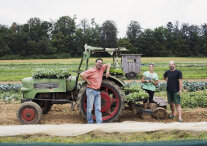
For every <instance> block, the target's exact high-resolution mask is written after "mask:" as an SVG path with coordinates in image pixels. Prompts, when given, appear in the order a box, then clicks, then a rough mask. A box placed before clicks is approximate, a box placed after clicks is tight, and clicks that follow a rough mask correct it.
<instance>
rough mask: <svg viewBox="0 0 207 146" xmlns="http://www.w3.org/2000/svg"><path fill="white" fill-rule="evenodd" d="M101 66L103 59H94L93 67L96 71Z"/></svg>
mask: <svg viewBox="0 0 207 146" xmlns="http://www.w3.org/2000/svg"><path fill="white" fill-rule="evenodd" d="M102 64H103V59H101V58H98V59H96V62H95V65H96V68H97V69H100V68H101V67H102Z"/></svg>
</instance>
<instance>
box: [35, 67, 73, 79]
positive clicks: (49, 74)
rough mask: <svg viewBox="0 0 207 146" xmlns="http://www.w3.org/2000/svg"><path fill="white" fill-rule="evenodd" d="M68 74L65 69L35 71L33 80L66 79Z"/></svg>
mask: <svg viewBox="0 0 207 146" xmlns="http://www.w3.org/2000/svg"><path fill="white" fill-rule="evenodd" d="M70 75H71V74H70V72H69V71H68V70H67V69H45V68H43V69H36V70H34V71H33V78H36V79H39V78H52V79H56V78H67V77H68V76H70Z"/></svg>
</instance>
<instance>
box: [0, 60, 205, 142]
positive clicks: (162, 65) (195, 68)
mask: <svg viewBox="0 0 207 146" xmlns="http://www.w3.org/2000/svg"><path fill="white" fill-rule="evenodd" d="M95 59H96V58H92V59H90V61H89V62H90V66H93V63H94V62H95ZM170 60H175V61H176V63H177V69H179V70H181V71H182V72H183V78H184V80H188V81H205V82H206V81H207V58H185V57H179V58H178V57H177V58H176V57H173V58H170V57H150V58H148V57H142V62H141V65H142V68H141V74H142V73H143V72H144V71H146V70H148V64H149V63H151V62H152V63H154V64H155V67H156V68H155V72H156V73H158V75H159V79H161V80H162V75H163V73H164V72H165V71H166V70H168V62H169V61H170ZM79 62H80V58H75V59H44V60H41V59H40V60H0V83H4V82H7V83H8V82H17V83H21V79H23V78H25V77H29V76H32V71H34V70H35V69H42V68H46V69H57V68H65V69H67V70H69V71H70V72H71V73H72V75H75V74H76V73H75V72H73V71H74V70H76V69H77V68H78V65H79ZM104 62H105V63H106V62H111V63H112V59H111V58H104ZM83 66H84V65H83ZM82 70H84V68H82ZM125 81H126V82H127V83H128V82H131V81H133V80H125ZM135 81H138V80H135ZM160 82H161V81H160ZM7 93H8V95H7ZM191 93H192V92H185V93H183V96H182V97H184V98H186V100H185V102H183V119H184V122H206V121H207V110H206V109H207V108H206V104H205V103H206V102H205V103H204V102H203V101H206V100H205V99H204V96H205V97H206V95H207V94H206V88H205V91H198V92H197V91H196V92H193V93H192V94H191ZM189 94H191V95H189ZM0 95H1V97H3V99H4V100H0V117H1V120H0V126H3V125H9V126H10V125H11V126H13V125H20V123H19V121H18V120H17V118H16V111H17V109H18V107H19V105H20V100H19V99H20V98H21V97H22V94H21V93H20V92H17V93H13V91H12V92H3V93H2V94H0ZM192 95H195V98H194V97H193V98H194V99H193V98H191V97H192ZM155 96H159V97H163V98H164V99H165V100H166V92H165V91H164V92H163V91H160V92H156V94H155ZM7 97H12V98H13V99H17V101H13V100H11V102H10V101H9V100H8V101H9V102H6V101H7V100H5V99H7ZM186 101H188V102H186ZM191 101H194V102H191ZM197 101H201V102H202V103H198V102H197ZM190 104H192V105H191V106H190V107H192V108H189V105H190ZM201 107H203V108H201ZM167 112H168V114H170V110H169V107H168V110H167ZM124 121H137V122H161V123H171V122H177V118H175V119H163V120H156V119H153V118H151V117H150V118H149V117H146V118H140V117H139V116H137V115H136V114H134V113H133V112H132V111H131V110H129V109H127V108H126V109H124V111H123V115H122V116H121V117H120V118H119V121H117V122H124ZM77 123H80V124H84V123H85V121H83V120H82V119H81V118H80V116H79V111H78V109H77V107H76V108H75V110H74V111H71V107H70V104H65V105H54V106H52V109H51V111H49V113H48V114H46V115H43V116H42V119H41V121H40V124H77ZM94 135H96V136H94ZM41 137H42V138H41ZM166 137H168V138H166ZM68 139H69V140H68ZM175 139H177V140H178V139H207V133H206V132H200V133H197V132H190V131H156V132H152V133H151V132H144V133H116V134H114V133H112V134H108V133H107V134H104V133H96V132H95V133H94V132H92V133H89V134H85V135H82V136H77V137H74V138H71V137H67V138H64V137H54V139H53V138H51V137H49V136H38V135H37V136H16V137H0V143H1V142H28V141H30V142H60V143H61V142H62V143H64V142H65V143H80V142H85V143H87V142H142V141H145V142H150V141H163V140H175Z"/></svg>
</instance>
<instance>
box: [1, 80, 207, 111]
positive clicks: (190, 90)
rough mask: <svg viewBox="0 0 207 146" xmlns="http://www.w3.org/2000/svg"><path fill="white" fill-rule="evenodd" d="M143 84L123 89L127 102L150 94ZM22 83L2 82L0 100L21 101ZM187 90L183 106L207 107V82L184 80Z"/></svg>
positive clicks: (162, 85)
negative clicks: (146, 91)
mask: <svg viewBox="0 0 207 146" xmlns="http://www.w3.org/2000/svg"><path fill="white" fill-rule="evenodd" d="M141 86H142V84H141V83H137V82H131V83H129V84H128V85H127V86H126V87H125V88H124V89H123V90H124V92H125V93H126V96H125V100H126V101H127V102H136V101H139V100H140V99H144V98H147V97H148V95H147V93H145V91H144V90H142V89H141ZM21 87H22V84H11V83H6V84H0V100H1V101H4V102H6V103H10V102H11V101H20V99H21V98H22V93H21ZM183 87H184V90H185V92H183V93H182V95H181V97H182V100H181V101H182V102H181V104H182V107H189V108H195V107H207V82H188V81H184V82H183ZM156 91H157V92H165V91H166V82H160V83H159V84H158V85H157V88H156Z"/></svg>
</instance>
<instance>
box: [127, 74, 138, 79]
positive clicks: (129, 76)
mask: <svg viewBox="0 0 207 146" xmlns="http://www.w3.org/2000/svg"><path fill="white" fill-rule="evenodd" d="M126 77H127V79H134V78H136V77H137V75H136V73H135V72H129V73H127V74H126Z"/></svg>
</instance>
